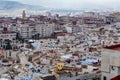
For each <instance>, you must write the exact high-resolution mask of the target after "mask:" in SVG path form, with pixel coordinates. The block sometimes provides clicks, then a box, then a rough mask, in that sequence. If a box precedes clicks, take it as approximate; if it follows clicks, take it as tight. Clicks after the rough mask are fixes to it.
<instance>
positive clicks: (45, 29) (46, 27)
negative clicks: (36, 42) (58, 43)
mask: <svg viewBox="0 0 120 80" xmlns="http://www.w3.org/2000/svg"><path fill="white" fill-rule="evenodd" d="M54 31H55V24H53V23H40V24H37V25H36V26H35V33H36V34H39V37H51V35H52V34H53V33H54Z"/></svg>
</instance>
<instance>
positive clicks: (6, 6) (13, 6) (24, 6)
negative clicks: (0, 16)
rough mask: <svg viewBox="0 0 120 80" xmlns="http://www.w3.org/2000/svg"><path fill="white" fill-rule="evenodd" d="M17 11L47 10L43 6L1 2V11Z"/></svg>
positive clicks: (2, 0)
mask: <svg viewBox="0 0 120 80" xmlns="http://www.w3.org/2000/svg"><path fill="white" fill-rule="evenodd" d="M17 9H27V10H44V9H46V8H44V7H42V6H34V5H28V4H22V3H19V2H17V1H4V0H1V1H0V10H17Z"/></svg>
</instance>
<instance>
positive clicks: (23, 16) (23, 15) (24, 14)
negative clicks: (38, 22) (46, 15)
mask: <svg viewBox="0 0 120 80" xmlns="http://www.w3.org/2000/svg"><path fill="white" fill-rule="evenodd" d="M22 18H23V19H25V18H26V13H25V10H23V13H22Z"/></svg>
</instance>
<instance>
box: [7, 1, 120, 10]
mask: <svg viewBox="0 0 120 80" xmlns="http://www.w3.org/2000/svg"><path fill="white" fill-rule="evenodd" d="M9 1H18V2H21V3H24V4H32V5H40V6H44V7H48V8H57V9H58V8H59V9H63V8H64V9H106V8H109V9H119V7H120V0H9Z"/></svg>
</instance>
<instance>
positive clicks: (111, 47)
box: [104, 44, 120, 51]
mask: <svg viewBox="0 0 120 80" xmlns="http://www.w3.org/2000/svg"><path fill="white" fill-rule="evenodd" d="M104 48H105V49H111V50H116V51H120V44H117V45H112V46H106V47H104Z"/></svg>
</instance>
